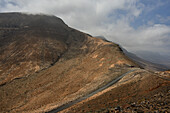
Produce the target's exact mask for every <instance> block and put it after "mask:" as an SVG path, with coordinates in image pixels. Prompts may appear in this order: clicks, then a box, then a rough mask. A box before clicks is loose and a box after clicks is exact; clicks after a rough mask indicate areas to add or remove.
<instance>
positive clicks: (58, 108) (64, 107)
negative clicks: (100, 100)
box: [46, 69, 137, 113]
mask: <svg viewBox="0 0 170 113" xmlns="http://www.w3.org/2000/svg"><path fill="white" fill-rule="evenodd" d="M135 70H137V69H133V70H130V71H128V72H126V73H124V74H123V75H121V76H119V77H118V78H116V79H114V80H112V81H111V82H109V83H108V84H106V85H105V86H103V87H101V88H99V89H97V90H96V91H94V92H91V93H90V94H88V95H86V96H84V97H82V98H79V99H77V100H74V101H71V102H69V103H66V104H64V105H62V106H59V107H57V108H55V109H53V110H51V111H48V112H46V113H57V112H59V111H62V110H64V109H66V108H69V107H71V106H73V105H75V104H77V103H79V102H81V101H82V100H85V99H87V98H89V97H91V96H93V95H95V94H97V93H98V92H101V91H103V90H104V89H106V88H108V87H110V86H112V85H113V84H115V83H117V82H118V81H119V80H120V79H121V78H123V77H124V76H125V75H127V74H129V73H131V72H133V71H135Z"/></svg>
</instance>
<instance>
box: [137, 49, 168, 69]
mask: <svg viewBox="0 0 170 113" xmlns="http://www.w3.org/2000/svg"><path fill="white" fill-rule="evenodd" d="M135 54H137V55H138V56H140V57H141V58H143V59H145V60H148V61H151V62H153V63H159V64H162V65H165V66H166V67H168V68H169V69H170V56H169V55H161V54H159V53H157V52H150V51H136V52H135Z"/></svg>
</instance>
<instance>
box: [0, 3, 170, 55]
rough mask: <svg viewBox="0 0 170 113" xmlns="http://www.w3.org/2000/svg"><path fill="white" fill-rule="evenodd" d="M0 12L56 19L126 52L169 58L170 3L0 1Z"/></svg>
mask: <svg viewBox="0 0 170 113" xmlns="http://www.w3.org/2000/svg"><path fill="white" fill-rule="evenodd" d="M0 12H29V13H45V14H52V15H56V16H58V17H60V18H62V19H63V20H64V21H65V23H66V24H68V25H69V26H71V27H73V28H76V29H78V30H81V31H84V32H87V33H89V34H91V35H93V36H99V35H100V36H105V37H106V38H107V39H108V40H111V41H113V42H116V43H119V44H121V45H122V46H123V47H125V48H126V49H127V50H129V51H141V50H142V51H152V52H159V53H160V54H163V55H164V54H169V55H170V0H0Z"/></svg>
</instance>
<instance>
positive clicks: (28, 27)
mask: <svg viewBox="0 0 170 113" xmlns="http://www.w3.org/2000/svg"><path fill="white" fill-rule="evenodd" d="M166 79H167V76H164V74H163V75H162V74H161V73H153V72H149V71H147V70H143V69H140V68H139V65H138V64H136V63H135V62H133V61H132V60H130V59H129V58H128V57H127V56H126V55H125V54H124V53H123V51H122V49H121V48H120V46H119V45H118V44H115V43H112V42H109V41H105V40H102V39H99V38H95V37H92V36H91V35H89V34H86V33H83V32H80V31H78V30H75V29H73V28H70V27H69V26H67V25H66V24H65V23H64V22H63V21H62V20H61V19H60V18H58V17H55V16H47V15H32V14H29V15H28V14H23V13H1V14H0V100H1V101H0V112H11V113H12V112H29V113H35V112H50V111H51V110H53V109H57V108H59V107H61V106H65V105H67V104H68V103H72V102H75V101H76V100H78V99H80V100H83V98H84V97H85V96H87V100H84V101H87V102H84V103H83V105H85V106H88V102H91V101H88V99H90V98H91V97H93V96H95V97H98V96H100V94H101V93H102V91H104V92H105V93H104V95H107V97H109V98H111V97H113V96H114V99H118V98H119V97H116V96H117V95H120V96H121V95H123V96H125V97H126V96H128V95H129V93H127V92H128V91H132V93H135V92H137V93H140V94H141V95H142V92H145V91H146V93H145V95H143V97H147V95H148V97H149V96H153V94H156V93H159V92H160V91H162V93H163V94H167V91H168V82H167V80H166ZM112 82H113V83H112ZM145 83H146V84H145ZM109 84H110V85H109ZM117 85H118V86H119V87H117ZM143 85H144V87H143ZM105 87H106V88H105ZM114 87H116V89H114ZM108 88H113V90H108ZM99 89H101V90H99ZM118 89H120V91H119V90H118ZM125 89H126V90H125ZM97 90H98V91H97ZM110 91H113V92H112V93H113V94H115V95H112V94H111V95H110V94H109V92H110ZM95 92H96V93H95ZM94 94H97V95H98V96H96V95H94ZM132 97H133V96H132ZM141 97H142V96H141ZM103 98H104V99H106V98H105V96H102V97H101V99H103ZM137 99H139V97H138V96H137V97H133V98H131V99H130V100H129V101H136V100H137ZM110 101H112V100H110ZM129 101H127V102H125V101H122V102H125V103H128V102H129ZM93 102H97V101H93ZM108 102H109V101H108ZM75 104H80V103H75ZM95 104H96V105H98V104H97V103H95ZM114 105H116V104H114ZM120 105H121V103H120ZM99 106H103V107H105V106H104V103H100V105H99ZM71 107H74V106H71ZM85 108H86V107H85ZM93 108H94V109H93V110H94V111H96V110H97V109H99V108H98V107H93ZM100 108H102V107H100ZM74 109H75V112H81V111H80V110H79V109H81V107H80V106H77V107H76V108H74ZM64 110H67V109H64ZM76 110H79V111H76ZM89 110H91V109H89V108H86V109H85V111H89ZM68 112H74V110H73V109H71V110H69V111H68Z"/></svg>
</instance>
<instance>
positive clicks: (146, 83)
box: [61, 70, 170, 113]
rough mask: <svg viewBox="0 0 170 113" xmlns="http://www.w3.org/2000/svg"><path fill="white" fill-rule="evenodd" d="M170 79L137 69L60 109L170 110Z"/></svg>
mask: <svg viewBox="0 0 170 113" xmlns="http://www.w3.org/2000/svg"><path fill="white" fill-rule="evenodd" d="M169 86H170V81H168V80H165V79H163V78H161V77H158V75H155V74H154V73H151V72H147V71H144V70H138V71H136V72H134V73H131V74H129V75H127V76H125V77H124V78H123V79H122V80H121V81H119V82H118V83H117V84H115V85H113V86H112V87H110V88H108V89H106V90H105V91H103V92H101V93H99V94H96V95H94V96H93V97H91V98H89V99H87V100H84V101H82V102H80V103H78V104H76V105H74V106H72V107H70V108H68V109H66V110H63V111H61V112H68V113H73V112H74V113H76V112H79V113H80V112H96V113H97V112H100V113H110V112H129V113H131V112H154V111H155V112H161V111H162V112H167V113H168V112H169V91H170V87H169Z"/></svg>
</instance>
